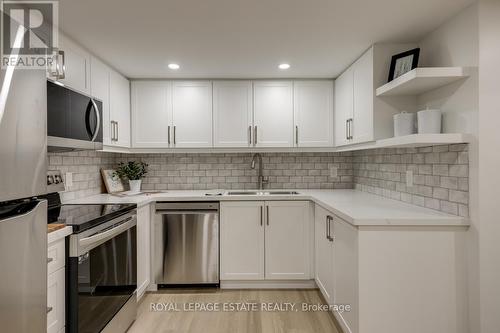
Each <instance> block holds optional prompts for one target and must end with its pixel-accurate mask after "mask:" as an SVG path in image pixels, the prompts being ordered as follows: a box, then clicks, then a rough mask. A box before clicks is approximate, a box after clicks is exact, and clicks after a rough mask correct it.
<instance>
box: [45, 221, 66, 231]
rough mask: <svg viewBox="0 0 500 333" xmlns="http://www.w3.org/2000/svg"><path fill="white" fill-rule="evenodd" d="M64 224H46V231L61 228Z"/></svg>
mask: <svg viewBox="0 0 500 333" xmlns="http://www.w3.org/2000/svg"><path fill="white" fill-rule="evenodd" d="M65 226H66V224H57V223H51V224H47V233H50V232H53V231H56V230H59V229H62V228H64V227H65Z"/></svg>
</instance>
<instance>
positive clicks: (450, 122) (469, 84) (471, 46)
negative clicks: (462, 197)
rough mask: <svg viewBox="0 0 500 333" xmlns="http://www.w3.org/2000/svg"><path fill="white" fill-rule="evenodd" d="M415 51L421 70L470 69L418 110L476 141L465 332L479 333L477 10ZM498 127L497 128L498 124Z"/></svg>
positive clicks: (471, 156)
mask: <svg viewBox="0 0 500 333" xmlns="http://www.w3.org/2000/svg"><path fill="white" fill-rule="evenodd" d="M494 1H498V0H494ZM498 2H500V1H498ZM419 46H420V48H421V50H420V52H421V53H420V56H421V58H420V61H419V66H421V67H425V66H429V67H433V66H444V67H447V66H466V67H473V69H474V71H473V75H472V76H471V77H469V78H467V79H464V80H461V81H459V82H456V83H453V84H451V85H447V86H445V87H442V88H440V89H437V90H435V91H432V92H429V93H426V94H422V95H420V96H418V98H417V103H418V107H419V108H420V109H424V108H425V107H427V106H428V107H429V108H439V109H441V110H442V111H443V113H444V114H443V130H444V132H462V133H471V134H474V136H475V140H474V142H472V143H471V144H470V147H469V183H470V184H469V195H470V198H469V200H470V202H469V209H470V218H471V224H472V225H471V228H470V229H469V231H468V235H467V236H468V237H467V246H468V248H467V256H468V257H467V266H468V276H467V279H468V295H469V297H468V298H469V299H468V307H469V331H470V332H471V333H477V332H480V330H479V320H480V312H479V210H478V205H479V199H478V198H479V195H478V193H479V191H478V179H479V172H478V161H479V160H478V156H479V153H478V140H477V138H478V118H479V74H478V70H477V66H478V65H479V32H478V6H477V4H475V5H472V6H470V7H468V8H466V9H464V10H463V11H461V12H460V13H459V14H457V15H456V16H455V17H453V18H451V19H450V20H448V21H447V22H445V23H444V24H443V25H441V26H440V27H439V28H438V29H436V30H435V31H434V32H432V33H430V34H429V35H427V36H426V37H425V38H424V39H423V40H422V41H421V42H420V43H419ZM499 94H500V92H499ZM498 123H499V124H500V122H498ZM499 146H500V145H499ZM497 197H498V196H497ZM497 204H498V203H497ZM499 285H500V280H499Z"/></svg>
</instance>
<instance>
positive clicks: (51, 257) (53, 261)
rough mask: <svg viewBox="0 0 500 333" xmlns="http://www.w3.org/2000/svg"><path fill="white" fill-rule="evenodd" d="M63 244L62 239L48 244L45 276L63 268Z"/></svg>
mask: <svg viewBox="0 0 500 333" xmlns="http://www.w3.org/2000/svg"><path fill="white" fill-rule="evenodd" d="M64 262H65V243H64V238H63V239H60V240H58V241H57V242H54V243H50V244H49V246H48V250H47V274H51V273H53V272H55V271H57V270H58V269H60V268H62V267H64Z"/></svg>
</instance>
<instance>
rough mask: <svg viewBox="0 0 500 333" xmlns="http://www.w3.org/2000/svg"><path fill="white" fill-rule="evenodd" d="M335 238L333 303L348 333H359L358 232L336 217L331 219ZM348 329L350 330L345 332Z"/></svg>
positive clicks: (333, 216) (332, 232)
mask: <svg viewBox="0 0 500 333" xmlns="http://www.w3.org/2000/svg"><path fill="white" fill-rule="evenodd" d="M331 216H332V219H333V220H330V224H331V235H332V238H333V264H334V269H333V299H334V301H335V304H336V305H337V306H339V309H341V307H343V306H347V305H348V306H349V307H350V310H349V311H336V312H337V313H336V316H337V320H339V321H340V325H341V326H342V327H343V328H344V331H346V332H352V333H354V332H358V230H357V229H356V228H355V227H353V226H352V225H350V224H349V223H347V222H345V221H343V220H342V219H340V218H339V217H337V216H335V215H331ZM346 329H347V330H346Z"/></svg>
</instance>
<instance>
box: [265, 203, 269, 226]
mask: <svg viewBox="0 0 500 333" xmlns="http://www.w3.org/2000/svg"><path fill="white" fill-rule="evenodd" d="M266 220H267V221H266V222H267V225H269V206H266Z"/></svg>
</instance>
